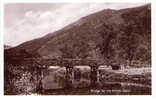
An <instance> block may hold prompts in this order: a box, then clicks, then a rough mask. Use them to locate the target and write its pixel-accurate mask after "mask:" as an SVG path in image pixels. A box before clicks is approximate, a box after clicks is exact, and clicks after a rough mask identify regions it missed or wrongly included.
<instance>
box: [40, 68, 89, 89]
mask: <svg viewBox="0 0 156 99" xmlns="http://www.w3.org/2000/svg"><path fill="white" fill-rule="evenodd" d="M65 75H66V68H65V67H60V66H50V67H49V69H47V70H46V71H44V78H43V80H42V86H43V88H44V89H61V88H65V81H66V80H65ZM72 83H73V85H72V86H73V87H74V88H82V87H87V86H89V85H90V67H89V66H84V67H83V66H75V67H74V68H73V82H72Z"/></svg>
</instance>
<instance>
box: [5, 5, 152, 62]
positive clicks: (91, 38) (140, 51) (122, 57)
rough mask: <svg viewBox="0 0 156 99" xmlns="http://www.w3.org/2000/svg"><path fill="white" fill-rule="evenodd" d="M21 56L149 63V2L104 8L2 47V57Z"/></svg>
mask: <svg viewBox="0 0 156 99" xmlns="http://www.w3.org/2000/svg"><path fill="white" fill-rule="evenodd" d="M23 52H24V53H25V54H24V55H23ZM24 56H26V57H41V58H74V59H97V60H100V61H103V62H109V63H110V62H115V63H126V62H127V60H128V61H130V62H131V61H140V62H144V63H147V64H150V63H151V5H150V4H148V5H144V6H140V7H135V8H127V9H121V10H111V9H106V10H103V11H100V12H97V13H94V14H91V15H88V16H86V17H83V18H81V19H79V20H78V21H76V22H74V23H72V24H70V25H68V26H66V27H64V28H63V29H61V30H59V31H56V32H54V33H49V34H48V35H46V36H44V37H42V38H38V39H34V40H31V41H28V42H25V43H23V44H21V45H19V46H17V47H14V48H11V49H7V50H5V57H9V58H11V57H24ZM6 61H7V59H6Z"/></svg>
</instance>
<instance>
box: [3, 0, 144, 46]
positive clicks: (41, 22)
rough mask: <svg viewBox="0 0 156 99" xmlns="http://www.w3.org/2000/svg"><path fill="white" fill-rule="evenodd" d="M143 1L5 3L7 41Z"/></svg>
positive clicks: (18, 40)
mask: <svg viewBox="0 0 156 99" xmlns="http://www.w3.org/2000/svg"><path fill="white" fill-rule="evenodd" d="M141 5H144V4H143V3H129V4H127V3H8V4H5V7H4V44H5V45H10V46H17V45H19V44H21V43H24V42H26V41H29V40H32V39H35V38H39V37H42V36H45V35H47V34H48V33H53V32H54V31H57V30H59V29H61V28H63V27H65V26H67V25H69V24H71V23H73V22H75V21H77V20H78V19H80V18H82V17H84V16H87V15H89V14H92V13H95V12H98V11H101V10H104V9H108V8H109V9H116V10H118V9H123V8H131V7H136V6H141Z"/></svg>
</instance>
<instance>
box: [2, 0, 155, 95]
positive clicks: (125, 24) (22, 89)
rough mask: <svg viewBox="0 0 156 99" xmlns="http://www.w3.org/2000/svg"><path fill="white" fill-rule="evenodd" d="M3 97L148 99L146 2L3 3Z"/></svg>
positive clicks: (148, 11)
mask: <svg viewBox="0 0 156 99" xmlns="http://www.w3.org/2000/svg"><path fill="white" fill-rule="evenodd" d="M3 46H4V95H151V94H152V82H151V80H152V78H151V76H152V72H151V71H152V70H151V67H152V66H151V61H152V60H151V3H111V2H110V3H6V4H4V45H3Z"/></svg>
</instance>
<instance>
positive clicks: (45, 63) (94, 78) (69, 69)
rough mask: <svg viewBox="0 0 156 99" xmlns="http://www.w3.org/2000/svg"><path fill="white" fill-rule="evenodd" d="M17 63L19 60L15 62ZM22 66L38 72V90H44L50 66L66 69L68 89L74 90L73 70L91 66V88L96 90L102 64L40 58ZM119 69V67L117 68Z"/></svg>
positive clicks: (84, 60)
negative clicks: (44, 81)
mask: <svg viewBox="0 0 156 99" xmlns="http://www.w3.org/2000/svg"><path fill="white" fill-rule="evenodd" d="M15 61H17V60H15ZM14 65H15V64H14ZM18 65H21V66H27V67H29V66H30V68H33V69H34V70H35V71H37V76H38V80H39V86H38V90H43V88H42V79H43V76H44V75H43V71H44V70H46V69H49V67H50V66H60V67H65V68H66V75H65V77H66V78H65V79H66V88H72V83H73V80H74V79H73V78H74V74H73V68H74V66H89V67H90V80H91V81H90V82H91V83H90V87H91V88H94V87H96V86H97V83H98V81H99V77H98V76H99V70H98V67H99V66H101V65H108V64H102V63H101V62H99V60H91V59H90V60H88V59H40V58H25V59H23V60H22V61H21V62H20V64H18ZM117 67H118V66H117Z"/></svg>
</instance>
